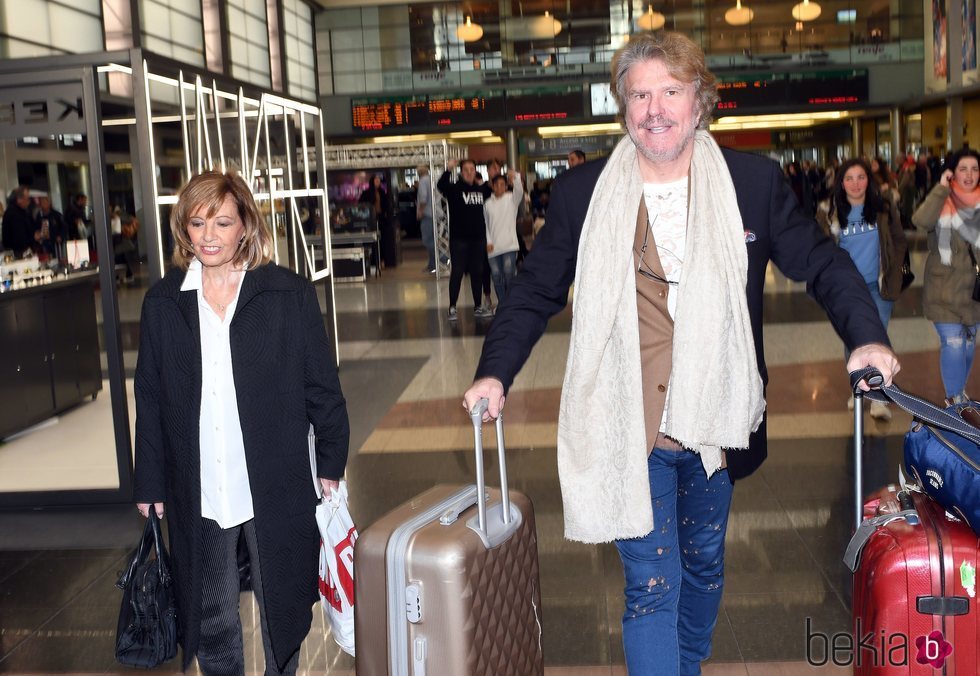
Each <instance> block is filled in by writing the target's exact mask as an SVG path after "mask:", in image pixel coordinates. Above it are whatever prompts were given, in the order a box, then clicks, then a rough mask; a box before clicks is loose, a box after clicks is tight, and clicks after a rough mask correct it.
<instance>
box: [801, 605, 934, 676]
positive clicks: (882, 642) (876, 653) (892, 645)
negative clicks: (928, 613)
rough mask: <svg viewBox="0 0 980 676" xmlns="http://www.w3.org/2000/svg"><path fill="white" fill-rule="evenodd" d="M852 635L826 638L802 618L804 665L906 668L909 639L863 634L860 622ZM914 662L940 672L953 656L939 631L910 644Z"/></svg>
mask: <svg viewBox="0 0 980 676" xmlns="http://www.w3.org/2000/svg"><path fill="white" fill-rule="evenodd" d="M854 629H855V630H856V631H855V633H853V634H852V633H851V632H844V631H842V632H838V633H836V634H831V635H827V634H824V633H822V632H819V631H813V629H812V626H811V620H810V618H809V617H808V618H806V661H807V664H809V665H810V666H811V667H822V666H825V665H827V664H828V663H831V662H832V663H833V664H834V665H835V666H838V667H848V666H855V667H867V666H871V667H876V668H881V667H907V666H909V663H910V661H911V652H912V648H911V646H910V645H909V636H908V635H907V634H903V633H901V632H893V633H888V632H887V631H885V630H884V629H878V630H874V629H872V630H871V631H867V632H865V631H864V630H863V627H862V623H861V620H860V618H859V619H858V620H857V622H856V623H855V626H854ZM913 644H914V645H915V651H916V652H915V661H916V662H917V663H918V664H923V665H926V664H928V665H930V666H932V667H933V668H935V669H941V668H942V667H943V665H944V664H945V663H946V659H947V658H948V657H949V656H950V655H952V654H953V646H952V645H951V644H950V643H949V641H947V640H946V638H945V637H944V636H943V633H942V632H941V631H938V630H937V631H933V632H932V633H930V634H929V635H928V636H919V637H917V638H916V639H915V640H914V641H913Z"/></svg>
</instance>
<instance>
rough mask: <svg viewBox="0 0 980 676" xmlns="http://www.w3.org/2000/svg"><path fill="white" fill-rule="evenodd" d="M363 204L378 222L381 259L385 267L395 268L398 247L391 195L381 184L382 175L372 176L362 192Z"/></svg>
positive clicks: (361, 199) (360, 200) (361, 201)
mask: <svg viewBox="0 0 980 676" xmlns="http://www.w3.org/2000/svg"><path fill="white" fill-rule="evenodd" d="M358 202H360V203H361V204H368V205H370V206H371V210H372V212H373V213H374V217H375V218H376V219H377V223H378V236H379V237H380V240H379V242H378V244H379V248H380V250H381V261H380V262H379V265H380V263H384V265H385V267H389V268H393V267H395V266H396V265H397V264H398V247H397V245H396V243H395V227H394V224H393V223H392V215H391V197H390V196H389V195H388V191H387V190H385V188H384V186H383V185H382V184H381V175H380V174H375V175H374V176H372V177H371V182H370V183H369V184H368V187H367V188H365V189H364V191H363V192H362V193H361V198H360V199H359V200H358Z"/></svg>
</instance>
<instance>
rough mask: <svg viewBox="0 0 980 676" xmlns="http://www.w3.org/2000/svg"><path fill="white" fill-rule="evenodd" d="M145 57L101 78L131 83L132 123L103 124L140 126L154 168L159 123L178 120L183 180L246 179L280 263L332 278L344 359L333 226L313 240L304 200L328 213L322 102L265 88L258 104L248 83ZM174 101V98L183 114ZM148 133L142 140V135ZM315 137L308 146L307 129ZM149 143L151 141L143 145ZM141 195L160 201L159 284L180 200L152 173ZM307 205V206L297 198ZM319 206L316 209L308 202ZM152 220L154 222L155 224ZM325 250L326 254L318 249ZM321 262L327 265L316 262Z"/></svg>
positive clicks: (155, 259) (154, 224)
mask: <svg viewBox="0 0 980 676" xmlns="http://www.w3.org/2000/svg"><path fill="white" fill-rule="evenodd" d="M153 63H154V62H153V61H149V62H148V61H147V60H146V59H139V60H135V59H134V60H133V61H132V62H131V65H128V66H127V65H120V64H116V63H111V64H109V65H105V66H101V67H100V68H99V71H100V72H108V73H122V74H128V75H131V76H132V78H133V82H132V84H133V92H134V102H135V104H136V116H135V119H122V120H111V119H110V120H104V121H103V124H104V125H117V124H136V125H137V129H138V136H141V140H140V146H141V151H147V152H148V153H149V154H148V156H147V160H148V162H147V164H148V165H149V166H151V167H155V166H156V158H155V156H154V154H155V152H156V147H157V144H156V142H155V139H154V127H155V126H158V125H166V124H170V125H172V124H174V123H179V125H180V136H181V140H182V148H181V150H182V153H183V157H184V172H185V176H184V180H185V181H186V180H187V179H189V178H190V177H191V176H194V175H196V174H199V173H201V172H204V171H208V170H212V169H214V170H220V171H222V172H227V171H233V172H236V173H238V174H239V175H241V176H242V177H243V178H244V179H245V180H246V182H247V183H248V184H249V187H250V188H251V189H252V195H253V196H254V198H255V201H256V204H257V205H258V207H259V211H260V212H261V213H262V214H264V215H265V216H266V219H267V221H268V224H269V227H270V228H271V230H272V235H273V242H274V248H273V250H274V258H275V262H276V263H283V264H287V261H281V260H280V258H281V256H282V255H283V254H284V253H285V255H286V257H287V258H288V266H289V267H291V268H292V269H294V270H295V271H296V272H297V273H299V274H302V275H304V276H308V277H309V278H310V279H312V280H313V281H318V280H325V285H326V290H327V294H328V298H327V305H328V309H329V314H330V317H329V319H330V328H331V331H330V333H331V339H332V342H333V347H334V354H335V356H336V358H337V360H338V363H339V356H338V355H339V352H340V350H339V348H340V343H339V338H338V334H337V330H336V327H337V312H336V303H335V298H334V286H333V278H332V276H331V270H332V267H331V263H332V261H331V256H330V236H329V232H328V230H329V229H325V230H324V237H323V240H322V243H321V244H319V245H317V244H313V243H309V244H308V243H307V240H306V235H305V233H304V232H303V227H302V219H301V217H300V208H301V206H303V203H306V204H308V205H309V206H311V207H312V208H319V209H321V213H326V211H325V207H326V205H327V193H326V181H325V176H326V174H325V171H324V165H323V160H322V158H323V157H324V152H323V147H324V143H323V141H324V137H323V115H322V113H321V111H320V109H319V108H318V107H316V106H313V105H310V104H308V103H303V102H301V101H294V100H291V99H287V98H283V97H281V96H278V95H275V94H271V93H268V92H264V93H261V94H260V96H259V98H255V97H254V96H246V95H245V93H244V91H243V88H242V87H241V86H239V87H237V91H229V90H231V89H232V87H230V86H228V85H227V84H226V85H224V86H221V85H219V83H218V81H217V80H216V79H215V78H214V77H213V76H208V75H202V73H196V72H191V73H190V75H189V76H185V72H186V71H185V68H187V66H183V67H181V68H180V69H179V70H178V71H177V76H176V77H172V76H169V75H163V74H160V73H157V72H153V71H151V69H150V64H153ZM172 101H177V102H178V103H177V105H176V110H175V106H174V105H173V103H172ZM139 131H142V134H140V133H139ZM310 132H312V133H313V143H312V147H311V143H310V139H309V133H310ZM142 137H145V142H144V141H143V139H142ZM140 176H141V181H142V190H143V195H144V199H145V201H146V202H147V203H152V204H155V205H156V208H155V209H152V210H147V212H146V216H147V219H146V220H147V225H148V228H147V231H148V233H151V234H152V237H151V239H152V240H153V241H151V242H150V248H151V255H150V258H151V259H152V260H150V261H149V262H150V269H151V277H153V278H154V279H156V278H159V277H160V276H162V274H163V270H164V260H163V257H164V246H163V241H162V238H161V236H160V235H161V228H160V224H161V223H162V224H164V225H166V218H164V217H163V212H164V210H166V209H167V208H168V207H170V206H172V205H174V204H176V203H177V196H176V195H165V194H161V192H162V190H161V186H160V181H159V178H158V176H157V174H156V172H155V171H150V172H146V171H143V172H140ZM300 200H302V201H303V203H301V202H300ZM310 200H313V201H315V205H313V204H309V201H310ZM150 216H152V221H151V220H150ZM315 246H322V247H323V248H324V252H323V255H322V256H316V255H315V251H314V247H315ZM318 260H322V261H323V264H322V267H320V268H318V267H317V261H318Z"/></svg>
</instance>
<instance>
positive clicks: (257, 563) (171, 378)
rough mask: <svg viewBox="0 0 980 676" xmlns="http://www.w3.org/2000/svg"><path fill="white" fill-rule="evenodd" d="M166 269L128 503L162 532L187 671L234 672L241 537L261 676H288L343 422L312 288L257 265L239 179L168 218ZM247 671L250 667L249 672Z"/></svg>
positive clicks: (146, 340) (143, 364)
mask: <svg viewBox="0 0 980 676" xmlns="http://www.w3.org/2000/svg"><path fill="white" fill-rule="evenodd" d="M170 228H171V231H172V233H173V237H174V254H173V262H174V268H173V269H171V270H170V271H169V272H168V273H167V274H166V276H165V277H164V278H163V279H162V280H161V281H160V282H158V283H157V284H156V285H154V286H153V288H151V289H150V290H149V292H148V293H147V294H146V298H145V300H144V302H143V314H142V317H141V319H140V347H139V360H138V363H137V366H136V388H135V389H136V476H135V489H134V496H135V499H136V502H137V508H138V509H139V511H140V513H141V514H143V515H144V516H146V515H147V513H148V510H149V509H150V508H151V507H152V508H153V509H154V510H155V511H156V513H157V514H158V515H160V516H163V514H164V508H166V516H167V519H168V522H169V531H170V545H171V556H172V564H173V577H174V582H175V584H176V592H177V593H176V597H177V608H178V622H179V626H180V630H181V634H182V636H181V645H182V647H183V658H182V663H181V666H182V668H183V669H186V668H187V667H188V665H189V664H190V662H191V660H192V659H193V658H194V656H195V655H196V656H197V660H198V664H199V666H200V668H201V671H202V672H203V673H204V674H219V673H220V674H243V673H244V670H245V664H244V657H243V653H242V629H241V624H240V622H239V615H238V598H239V579H238V565H237V559H236V554H237V549H238V541H239V538H244V541H245V544H246V545H247V549H248V556H249V562H250V567H251V581H252V588H253V589H254V590H255V595H256V600H257V601H258V606H259V613H260V616H261V627H262V643H263V646H264V652H265V669H266V671H265V673H266V674H292V673H295V671H296V667H297V663H298V661H299V647H300V644H301V643H302V642H303V639H304V638H305V637H306V634H307V633H308V632H309V629H310V622H311V620H312V610H311V606H312V604H313V603H314V602H315V600H316V598H317V557H318V551H319V535H318V531H317V526H316V521H315V517H314V510H315V507H316V504H317V496H316V491H315V488H314V484H313V480H312V478H311V476H310V459H309V453H308V445H307V437H308V431H309V426H310V423H312V424H313V426H314V429H315V430H316V436H317V449H316V462H317V475H318V477H319V481H320V484H321V485H322V487H323V489H324V492H325V493H327V494H329V493H330V491H331V490H332V489H333V488H335V487H336V486H337V481H338V480H339V479H340V478H341V476H342V475H343V473H344V466H345V464H346V461H347V446H348V440H349V429H348V420H347V409H346V404H345V401H344V397H343V394H342V392H341V389H340V382H339V381H338V379H337V370H336V367H335V361H334V357H333V354H332V350H331V348H330V343H329V342H328V340H327V334H326V331H325V330H324V326H323V317H322V316H321V314H320V306H319V303H318V301H317V297H316V292H315V291H314V289H313V286H312V285H311V284H310V283H309V282H308V281H307V280H305V279H302V278H300V277H299V276H297V275H295V274H294V273H292V272H290V271H289V270H286V269H284V268H281V267H279V266H277V265H274V264H272V263H271V262H270V259H271V250H272V249H271V247H272V235H271V233H270V231H269V229H268V226H267V225H266V223H265V221H264V219H262V218H261V216H260V215H259V212H258V209H257V208H256V205H255V202H254V200H253V199H252V194H251V192H250V191H249V188H248V186H247V185H246V184H245V182H244V181H243V180H242V179H241V178H239V177H238V176H234V175H231V174H220V173H217V172H209V173H205V174H201V175H199V176H195V177H194V178H193V179H191V181H190V182H189V183H188V184H187V186H185V187H184V189H183V190H182V191H181V193H180V198H179V201H178V202H177V206H176V207H175V208H174V210H173V212H172V214H171V217H170ZM250 666H251V665H250Z"/></svg>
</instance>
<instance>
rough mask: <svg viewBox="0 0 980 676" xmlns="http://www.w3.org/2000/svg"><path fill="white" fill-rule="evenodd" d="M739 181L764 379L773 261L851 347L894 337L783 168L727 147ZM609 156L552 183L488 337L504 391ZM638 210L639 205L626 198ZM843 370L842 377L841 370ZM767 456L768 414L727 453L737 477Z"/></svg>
mask: <svg viewBox="0 0 980 676" xmlns="http://www.w3.org/2000/svg"><path fill="white" fill-rule="evenodd" d="M722 152H723V154H724V156H725V161H726V162H727V164H728V169H729V171H730V172H731V175H732V181H733V182H734V184H735V193H736V196H737V199H738V209H739V212H740V213H741V216H742V223H743V225H744V227H745V233H746V247H748V254H749V271H748V283H747V285H746V290H745V292H746V296H747V300H748V308H749V317H750V320H751V324H752V334H753V337H754V339H755V352H756V361H757V363H758V367H759V373H760V375H761V376H762V382H763V383H764V384H765V383H768V381H769V376H768V373H767V371H766V361H765V356H764V354H763V342H762V307H763V284H764V283H765V279H766V267H767V266H768V264H769V261H770V260H772V261H773V262H775V264H776V265H777V266H778V267H779V269H780V270H781V271H782V273H783V274H784V275H786V276H787V277H789V278H790V279H793V280H797V281H806V283H807V292H808V293H809V294H810V295H811V296H813V297H814V298H815V299H816V301H817V302H818V303H820V305H821V306H822V307H823V308H824V310H825V311H826V312H827V316H828V317H829V318H830V321H831V323H832V324H833V326H834V329H835V330H836V331H837V333H838V335H840V336H841V338H842V339H843V340H844V343H845V344H846V345H847V347H848V348H850V349H853V348H855V347H857V346H859V345H865V344H867V343H883V344H885V345H888V344H889V343H888V335H887V334H886V333H885V329H884V328H883V327H882V325H881V321H880V320H879V319H878V311H877V310H876V309H875V305H874V302H873V301H872V300H871V296H870V295H869V294H868V290H867V287H866V285H865V284H864V282H863V281H862V279H861V276H860V275H859V274H858V272H857V270H856V269H855V268H854V264H853V263H852V262H851V258H850V256H848V255H847V253H846V252H845V251H843V250H842V249H840V248H838V247H837V246H836V245H835V244H834V242H833V241H832V240H831V239H829V238H828V237H826V236H825V235H823V233H822V232H821V231H820V228H819V227H817V224H816V221H814V220H813V218H811V217H809V216H807V215H806V214H804V213H803V211H802V209H801V208H800V205H799V202H798V201H797V199H796V196H795V195H794V194H793V191H792V190H791V189H790V187H789V185H788V184H787V182H786V180H785V178H784V176H783V173H782V171H781V170H780V169H779V166H778V165H777V164H776V163H775V162H772V161H771V160H768V159H766V158H763V157H759V156H756V155H749V154H747V153H740V152H735V151H732V150H723V151H722ZM604 166H605V162H588V163H587V164H584V165H581V166H579V167H576V168H575V169H573V170H571V171H568V172H566V173H565V174H563V175H562V176H561V177H560V178H559V179H558V180H556V181H555V184H554V186H552V189H551V201H550V206H549V207H548V218H547V222H546V225H545V227H544V228H543V229H542V230H541V232H540V233H539V235H538V237H537V238H536V239H535V240H534V249H533V250H532V251H531V253H530V254H529V255H528V257H527V258H526V259H525V261H524V268H523V269H522V270H521V272H520V274H519V275H518V276H517V278H516V279H515V280H514V282H513V284H512V285H511V288H510V289H509V290H508V291H507V297H506V298H505V299H504V300H503V301H501V303H500V305H499V307H498V308H497V312H496V316H495V318H494V320H493V324H492V325H491V326H490V330H489V332H488V333H487V337H486V340H485V342H484V344H483V355H482V356H481V358H480V364H479V366H478V367H477V371H476V377H477V378H483V377H487V376H490V377H494V378H497V379H499V380H500V381H501V382H502V383H503V384H504V388H505V389H508V388H509V387H510V385H511V383H512V382H513V381H514V377H515V376H516V375H517V372H518V371H519V370H520V369H521V367H522V366H523V365H524V362H525V361H526V360H527V357H528V355H529V354H530V353H531V349H532V348H533V347H534V344H535V343H536V342H537V340H538V338H540V337H541V334H542V333H543V332H544V329H545V327H546V326H547V323H548V318H549V317H551V316H552V315H554V314H556V313H558V312H560V311H561V310H562V309H563V308H564V307H565V305H566V303H567V301H568V288H569V286H570V285H571V283H572V281H573V280H574V279H575V263H576V256H577V253H578V242H579V236H580V235H581V233H582V225H583V223H584V221H585V214H586V211H587V210H588V207H589V202H590V201H591V200H592V192H593V190H594V189H595V184H596V181H597V180H598V178H599V174H600V173H602V169H603V167H604ZM624 208H629V209H631V210H633V211H635V210H636V209H638V208H639V204H636V205H627V206H624ZM841 377H845V376H844V374H843V372H842V373H841ZM765 458H766V422H765V418H763V422H762V425H760V427H759V429H758V430H757V431H756V432H755V433H754V434H753V435H752V436H751V437H750V439H749V448H748V449H747V450H739V451H732V452H730V453H728V470H729V474H730V475H731V477H732V478H733V479H737V478H741V477H745V476H748V475H749V474H751V473H752V472H754V471H755V470H756V469H757V468H758V467H759V465H761V464H762V462H763V460H765Z"/></svg>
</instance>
